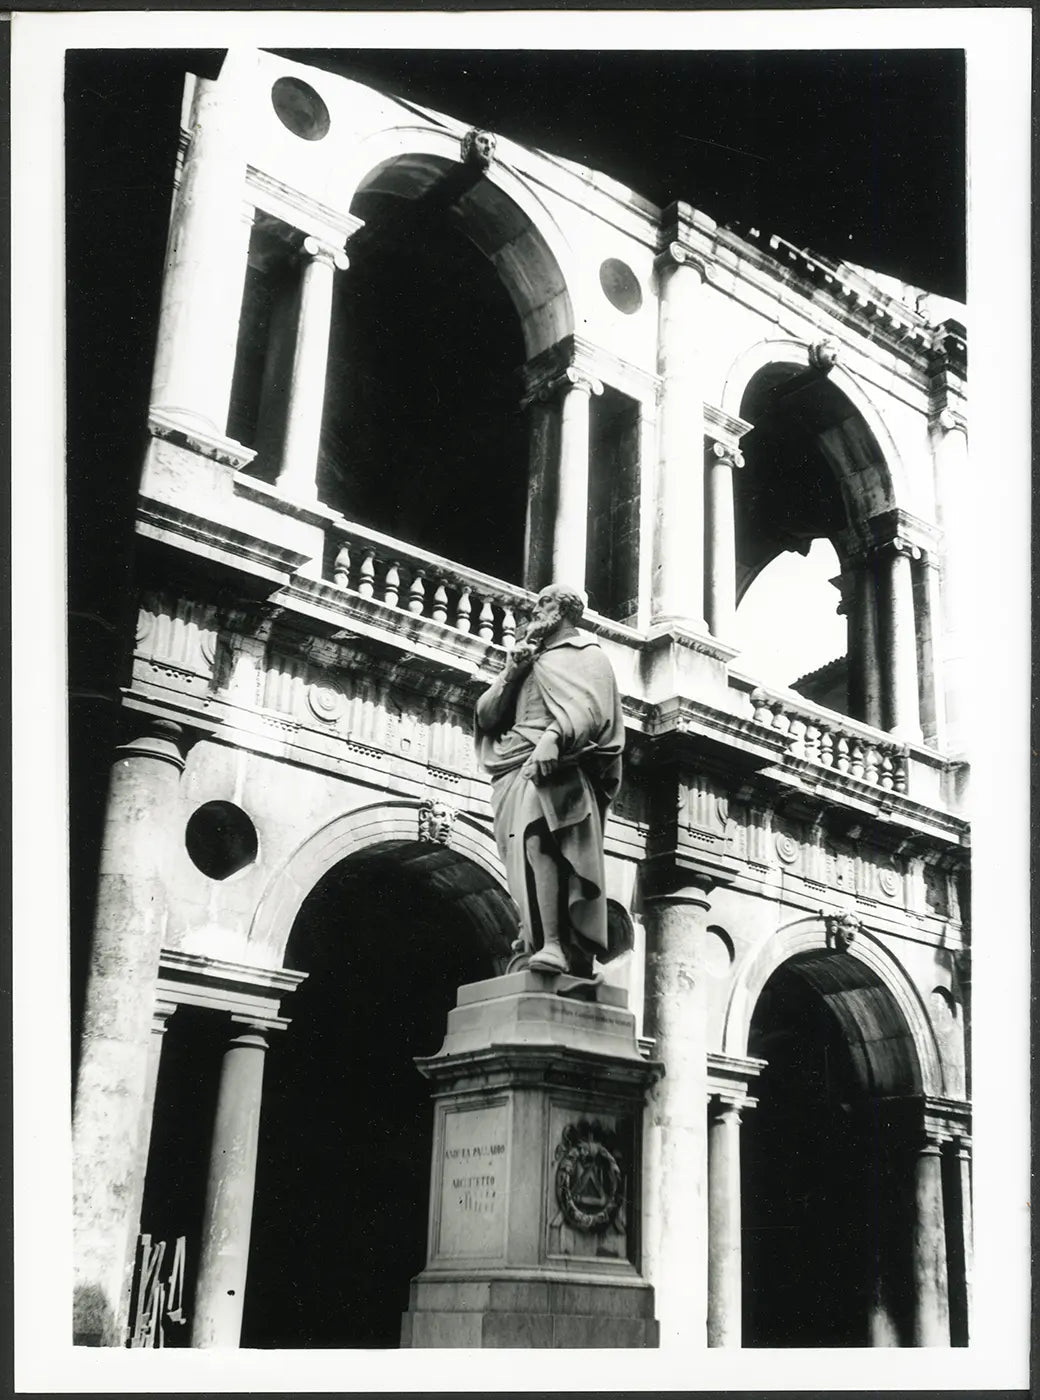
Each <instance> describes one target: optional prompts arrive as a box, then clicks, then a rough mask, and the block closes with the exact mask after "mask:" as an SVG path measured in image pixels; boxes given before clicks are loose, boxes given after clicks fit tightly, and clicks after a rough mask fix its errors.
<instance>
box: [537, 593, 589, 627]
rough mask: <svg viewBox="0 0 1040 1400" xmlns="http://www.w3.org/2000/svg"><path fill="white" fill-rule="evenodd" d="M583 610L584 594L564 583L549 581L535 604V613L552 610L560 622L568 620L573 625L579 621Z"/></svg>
mask: <svg viewBox="0 0 1040 1400" xmlns="http://www.w3.org/2000/svg"><path fill="white" fill-rule="evenodd" d="M584 611H585V595H584V594H583V593H579V591H578V590H577V589H576V588H571V586H570V585H569V584H566V583H550V584H549V586H548V587H547V588H543V589H542V591H541V592H540V593H539V594H538V603H537V604H536V605H535V612H536V614H537V613H539V612H541V613H543V614H544V613H546V612H552V613H554V614H555V615H557V616H558V617H559V619H560V621H561V622H569V623H570V624H571V626H575V627H576V626H577V624H578V623H579V622H580V621H581V617H582V613H584Z"/></svg>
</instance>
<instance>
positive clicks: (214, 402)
mask: <svg viewBox="0 0 1040 1400" xmlns="http://www.w3.org/2000/svg"><path fill="white" fill-rule="evenodd" d="M225 66H226V67H227V64H226V65H225ZM228 86H229V81H228V78H227V77H226V76H225V75H222V76H221V78H220V79H218V80H216V81H210V80H208V79H205V78H200V79H197V80H196V83H195V90H194V94H193V97H192V104H191V113H190V116H189V119H188V121H189V141H190V144H189V146H188V152H187V156H186V158H185V161H184V168H183V171H182V174H181V180H180V185H179V188H178V190H177V193H176V195H175V197H174V202H173V211H172V214H171V219H170V237H169V243H168V245H167V256H166V273H165V276H164V278H163V290H162V306H161V310H160V314H159V334H158V341H157V345H156V352H155V366H154V369H153V373H152V392H151V399H150V405H151V411H152V413H153V414H155V415H156V416H158V417H161V418H163V419H165V420H166V421H167V423H171V424H173V425H174V426H180V427H182V428H184V429H185V430H187V431H189V432H191V431H194V432H202V433H203V434H205V435H209V436H214V437H217V438H221V439H222V438H224V437H225V436H226V433H227V419H228V408H229V406H230V402H231V384H232V379H233V377H234V372H235V356H236V350H237V345H238V325H239V318H240V314H241V309H242V292H243V287H244V284H245V275H246V261H247V256H248V248H249V231H250V226H251V223H252V219H251V218H250V220H249V221H248V222H246V221H244V220H243V216H242V209H243V203H244V201H245V175H246V154H245V132H244V131H243V126H242V110H243V108H242V101H241V98H240V97H238V96H236V95H235V94H233V93H231V92H229V91H228Z"/></svg>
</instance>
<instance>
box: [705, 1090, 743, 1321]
mask: <svg viewBox="0 0 1040 1400" xmlns="http://www.w3.org/2000/svg"><path fill="white" fill-rule="evenodd" d="M741 1107H742V1105H741V1104H739V1103H737V1102H734V1101H733V1100H732V1099H725V1098H720V1097H718V1096H717V1095H713V1096H712V1098H711V1099H710V1100H709V1103H708V1345H709V1346H710V1347H739V1346H740V1322H741V1307H742V1298H741V1265H740V1110H741Z"/></svg>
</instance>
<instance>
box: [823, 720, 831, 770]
mask: <svg viewBox="0 0 1040 1400" xmlns="http://www.w3.org/2000/svg"><path fill="white" fill-rule="evenodd" d="M820 763H821V764H822V765H823V767H824V768H830V767H831V766H832V765H833V763H834V734H833V731H832V730H830V729H825V728H821V730H820Z"/></svg>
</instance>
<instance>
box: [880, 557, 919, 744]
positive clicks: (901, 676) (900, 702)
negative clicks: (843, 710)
mask: <svg viewBox="0 0 1040 1400" xmlns="http://www.w3.org/2000/svg"><path fill="white" fill-rule="evenodd" d="M885 557H886V562H887V572H888V580H887V582H888V587H887V600H886V601H887V610H888V619H887V620H888V629H887V631H888V635H887V637H886V638H885V642H886V653H885V668H884V678H885V701H886V706H885V708H886V710H887V715H886V722H887V723H886V727H887V728H888V730H889V731H890V732H891V733H892V734H893V735H895V737H896V738H898V739H905V740H909V741H910V742H912V743H920V742H921V706H920V698H919V692H918V685H917V628H916V622H915V617H914V579H913V560H914V559H916V558H919V557H920V550H919V549H917V548H916V546H914V545H912V544H910V543H909V542H908V541H906V540H903V539H894V540H892V541H891V542H890V543H889V544H888V545H887V546H886V547H885Z"/></svg>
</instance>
